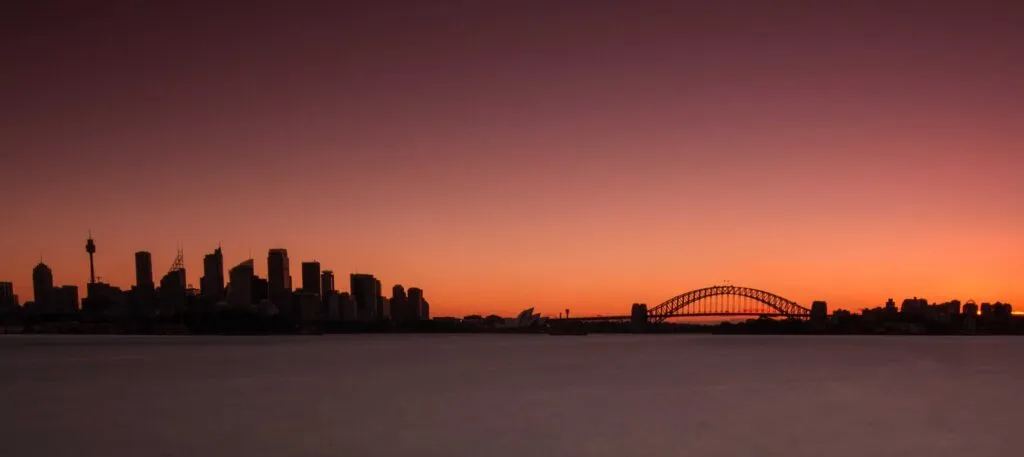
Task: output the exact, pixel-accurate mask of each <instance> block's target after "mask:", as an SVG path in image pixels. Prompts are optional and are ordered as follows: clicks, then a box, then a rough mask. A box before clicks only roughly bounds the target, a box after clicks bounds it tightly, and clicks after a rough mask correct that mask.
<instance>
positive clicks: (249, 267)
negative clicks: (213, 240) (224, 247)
mask: <svg viewBox="0 0 1024 457" xmlns="http://www.w3.org/2000/svg"><path fill="white" fill-rule="evenodd" d="M218 250H219V249H218ZM254 270H255V269H254V265H253V262H252V259H249V260H246V261H245V262H242V263H240V264H238V265H236V266H235V267H233V268H232V269H231V270H230V271H229V272H228V276H229V277H230V280H231V282H230V283H228V300H227V301H228V304H229V305H231V307H233V308H248V307H249V306H250V305H252V304H253V303H254V301H253V276H254V274H253V271H254Z"/></svg>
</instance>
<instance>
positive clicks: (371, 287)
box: [349, 273, 380, 322]
mask: <svg viewBox="0 0 1024 457" xmlns="http://www.w3.org/2000/svg"><path fill="white" fill-rule="evenodd" d="M349 281H350V284H349V286H350V290H351V291H352V301H353V302H355V311H356V319H358V320H360V321H363V322H369V321H374V320H377V298H378V297H379V296H380V289H379V288H378V286H377V285H378V284H379V283H378V282H377V278H374V277H373V275H369V274H360V273H353V274H352V275H351V276H349Z"/></svg>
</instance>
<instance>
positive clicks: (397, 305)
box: [390, 284, 411, 322]
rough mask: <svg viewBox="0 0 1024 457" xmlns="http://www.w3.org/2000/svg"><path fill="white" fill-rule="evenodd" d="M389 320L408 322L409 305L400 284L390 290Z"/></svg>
mask: <svg viewBox="0 0 1024 457" xmlns="http://www.w3.org/2000/svg"><path fill="white" fill-rule="evenodd" d="M390 304H391V320H393V321H396V322H405V321H408V320H410V318H409V315H410V314H411V313H410V312H409V309H408V307H409V304H408V301H407V300H406V299H405V288H404V287H402V285H401V284H395V286H394V287H392V288H391V303H390Z"/></svg>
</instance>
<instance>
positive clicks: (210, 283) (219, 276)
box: [199, 247, 251, 302]
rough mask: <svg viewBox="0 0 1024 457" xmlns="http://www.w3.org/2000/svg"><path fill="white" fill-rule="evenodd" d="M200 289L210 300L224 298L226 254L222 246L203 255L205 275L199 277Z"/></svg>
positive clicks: (214, 300) (204, 296)
mask: <svg viewBox="0 0 1024 457" xmlns="http://www.w3.org/2000/svg"><path fill="white" fill-rule="evenodd" d="M250 262H251V259H250ZM199 291H200V295H201V296H202V297H203V299H204V300H206V301H208V302H216V301H217V300H220V299H222V298H224V254H222V253H221V251H220V247H218V248H217V249H214V251H213V252H212V253H210V254H206V255H205V256H203V277H202V278H199Z"/></svg>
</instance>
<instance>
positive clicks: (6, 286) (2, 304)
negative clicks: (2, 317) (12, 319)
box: [0, 282, 18, 313]
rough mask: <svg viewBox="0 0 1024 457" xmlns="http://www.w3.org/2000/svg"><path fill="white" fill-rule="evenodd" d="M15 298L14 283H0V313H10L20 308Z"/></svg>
mask: <svg viewBox="0 0 1024 457" xmlns="http://www.w3.org/2000/svg"><path fill="white" fill-rule="evenodd" d="M15 297H16V295H14V283H12V282H0V313H2V312H4V311H10V310H13V309H14V308H17V307H18V303H17V301H18V300H17V298H15Z"/></svg>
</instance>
